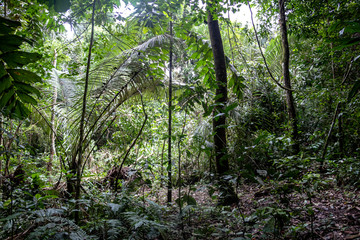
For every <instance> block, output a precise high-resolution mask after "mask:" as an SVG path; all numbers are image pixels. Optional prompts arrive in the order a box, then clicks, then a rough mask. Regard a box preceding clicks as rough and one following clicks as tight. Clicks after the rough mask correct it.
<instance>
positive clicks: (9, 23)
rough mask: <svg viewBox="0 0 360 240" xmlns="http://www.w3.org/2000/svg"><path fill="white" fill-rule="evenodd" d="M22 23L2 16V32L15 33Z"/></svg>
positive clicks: (0, 21) (0, 23)
mask: <svg viewBox="0 0 360 240" xmlns="http://www.w3.org/2000/svg"><path fill="white" fill-rule="evenodd" d="M20 26H21V23H20V22H18V21H13V20H10V19H6V18H3V17H0V34H3V35H6V34H10V33H13V32H14V31H15V29H16V28H17V27H20Z"/></svg>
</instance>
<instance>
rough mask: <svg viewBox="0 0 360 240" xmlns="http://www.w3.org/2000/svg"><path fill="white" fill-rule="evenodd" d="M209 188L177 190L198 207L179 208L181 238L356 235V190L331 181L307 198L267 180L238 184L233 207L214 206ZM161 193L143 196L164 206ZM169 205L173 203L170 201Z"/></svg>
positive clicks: (359, 209)
mask: <svg viewBox="0 0 360 240" xmlns="http://www.w3.org/2000/svg"><path fill="white" fill-rule="evenodd" d="M209 187H210V188H211V186H209V185H207V184H198V185H195V186H193V187H192V188H193V189H192V191H189V187H184V188H183V189H182V195H183V194H186V193H187V194H189V195H190V196H192V197H193V198H194V199H195V200H196V205H197V206H196V207H192V208H191V210H190V211H189V208H186V207H185V208H184V209H183V211H184V214H183V216H184V217H183V219H182V221H181V222H182V224H180V225H178V226H177V228H178V229H179V230H178V232H177V233H174V234H182V236H183V237H182V238H183V239H239V240H240V239H245V238H242V237H244V236H251V239H254V240H255V239H326V240H330V239H345V240H352V239H360V191H359V190H351V189H345V188H340V187H338V186H336V185H333V186H330V187H327V188H324V189H321V190H318V191H316V192H312V197H311V199H309V197H308V196H309V194H305V193H302V194H301V193H299V192H297V191H288V192H290V193H284V192H283V193H281V192H280V193H279V191H277V192H276V191H274V187H273V186H271V185H270V184H268V185H267V184H265V185H264V184H253V183H252V184H242V185H239V186H238V187H237V189H236V190H237V194H238V196H239V204H238V205H237V206H236V205H233V206H231V207H229V208H225V211H224V208H223V209H222V210H219V211H214V209H215V208H214V206H216V201H215V200H214V199H213V198H211V196H210V194H209ZM194 189H196V190H194ZM215 194H216V193H215ZM166 196H167V195H166V191H165V190H159V191H158V192H156V193H155V194H154V193H149V195H148V198H150V199H151V200H152V201H154V202H157V203H159V204H161V205H165V204H166ZM177 198H178V189H174V190H173V199H177ZM173 207H174V209H176V208H178V207H177V205H175V204H174V205H173ZM186 211H187V212H186ZM236 213H237V214H236ZM172 216H175V215H172ZM241 216H244V217H241ZM169 221H173V222H176V221H178V222H179V220H176V219H169ZM174 239H176V238H174ZM177 239H180V238H177ZM246 239H248V238H246Z"/></svg>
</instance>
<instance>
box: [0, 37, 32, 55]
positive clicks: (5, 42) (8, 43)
mask: <svg viewBox="0 0 360 240" xmlns="http://www.w3.org/2000/svg"><path fill="white" fill-rule="evenodd" d="M0 42H1V44H0V51H1V52H3V53H5V52H10V51H14V50H17V49H19V47H20V45H21V44H22V43H23V42H29V40H27V39H25V38H23V37H20V36H16V35H3V36H0Z"/></svg>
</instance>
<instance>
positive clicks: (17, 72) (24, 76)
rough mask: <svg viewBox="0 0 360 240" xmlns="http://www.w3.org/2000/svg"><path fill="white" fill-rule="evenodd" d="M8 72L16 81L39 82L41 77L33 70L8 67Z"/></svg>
mask: <svg viewBox="0 0 360 240" xmlns="http://www.w3.org/2000/svg"><path fill="white" fill-rule="evenodd" d="M7 71H8V73H9V74H10V75H11V77H12V78H13V79H14V80H15V81H17V82H28V83H36V82H41V78H40V77H39V76H38V75H36V74H35V73H33V72H30V71H27V70H23V69H8V70H7Z"/></svg>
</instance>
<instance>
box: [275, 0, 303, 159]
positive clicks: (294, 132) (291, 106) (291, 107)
mask: <svg viewBox="0 0 360 240" xmlns="http://www.w3.org/2000/svg"><path fill="white" fill-rule="evenodd" d="M279 8H280V20H279V23H280V31H281V42H282V47H283V77H284V85H285V88H286V90H285V93H286V105H287V111H288V116H289V122H290V128H291V130H290V131H291V138H292V141H293V153H294V154H298V153H299V152H300V147H299V133H298V128H297V118H296V109H295V102H294V97H293V95H292V91H290V90H289V89H291V81H290V71H289V62H290V51H289V41H288V37H287V28H286V19H285V0H279Z"/></svg>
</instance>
